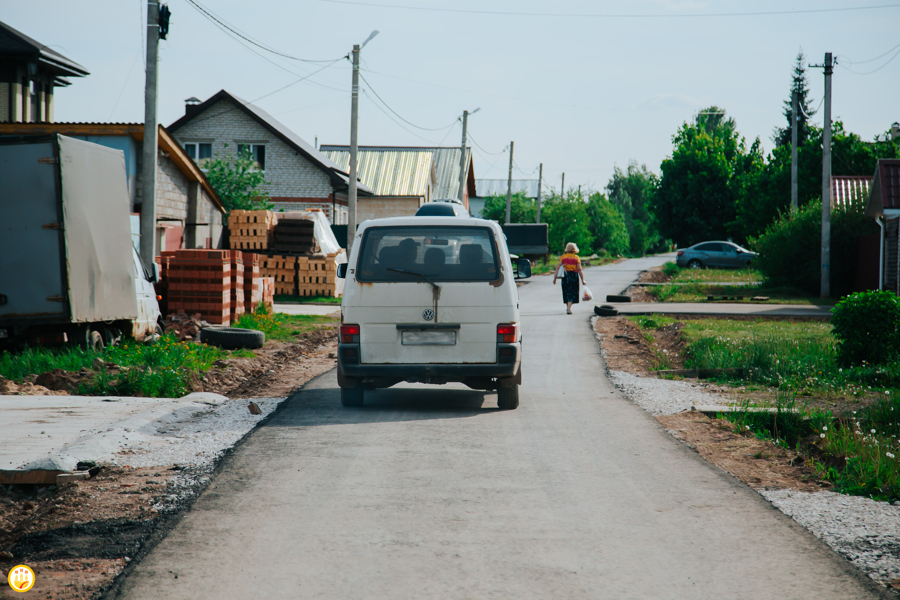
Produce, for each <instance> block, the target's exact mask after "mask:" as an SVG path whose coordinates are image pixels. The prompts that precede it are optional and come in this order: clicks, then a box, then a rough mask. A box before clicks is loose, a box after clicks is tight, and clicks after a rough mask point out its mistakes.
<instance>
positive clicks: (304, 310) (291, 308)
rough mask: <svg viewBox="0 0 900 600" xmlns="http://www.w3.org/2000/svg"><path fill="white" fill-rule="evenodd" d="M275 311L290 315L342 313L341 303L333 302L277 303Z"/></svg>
mask: <svg viewBox="0 0 900 600" xmlns="http://www.w3.org/2000/svg"><path fill="white" fill-rule="evenodd" d="M275 312H277V313H285V314H288V315H323V316H324V315H331V314H334V315H338V316H340V314H341V305H340V304H333V305H329V306H323V305H320V304H287V303H277V302H276V303H275Z"/></svg>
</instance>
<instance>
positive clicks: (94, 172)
mask: <svg viewBox="0 0 900 600" xmlns="http://www.w3.org/2000/svg"><path fill="white" fill-rule="evenodd" d="M127 185H128V184H127V179H126V174H125V158H124V155H123V153H122V151H121V150H114V149H111V148H106V147H104V146H100V145H98V144H93V143H90V142H85V141H82V140H77V139H74V138H70V137H66V136H62V135H50V136H26V137H21V138H9V139H2V140H0V346H20V345H23V344H52V343H62V342H68V343H70V344H76V345H80V346H84V347H93V348H99V347H102V346H104V345H106V344H109V343H112V342H113V341H115V340H116V339H118V338H119V337H121V336H123V335H124V336H129V337H133V338H135V339H138V340H144V339H146V338H148V337H149V336H153V335H154V334H155V333H157V332H159V331H161V324H162V318H161V315H160V312H159V304H158V303H157V298H156V292H155V290H154V288H153V282H154V281H155V279H156V277H155V269H154V270H150V269H148V268H147V267H145V266H144V265H142V264H141V260H140V258H139V256H138V254H137V252H136V251H135V249H134V246H133V245H132V242H131V228H130V224H129V213H130V210H129V206H130V202H129V196H128V188H127ZM151 268H152V265H151Z"/></svg>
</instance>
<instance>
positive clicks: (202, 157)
mask: <svg viewBox="0 0 900 600" xmlns="http://www.w3.org/2000/svg"><path fill="white" fill-rule="evenodd" d="M184 151H185V152H186V153H187V155H188V156H190V157H191V158H192V159H194V162H196V163H197V166H199V167H200V168H201V169H205V168H206V163H208V162H209V161H210V160H211V159H212V144H203V143H197V142H190V143H187V144H185V145H184Z"/></svg>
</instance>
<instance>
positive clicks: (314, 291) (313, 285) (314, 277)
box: [297, 253, 337, 298]
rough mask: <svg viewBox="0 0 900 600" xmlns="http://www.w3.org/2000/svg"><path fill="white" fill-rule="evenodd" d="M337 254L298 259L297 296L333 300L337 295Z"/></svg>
mask: <svg viewBox="0 0 900 600" xmlns="http://www.w3.org/2000/svg"><path fill="white" fill-rule="evenodd" d="M336 256H337V254H334V253H332V254H327V255H322V254H316V255H311V256H305V257H300V258H299V259H298V265H297V267H298V277H297V279H298V290H297V291H298V295H299V296H320V297H322V296H324V297H327V298H334V297H335V296H336V295H337V289H336V287H335V284H336V282H337V279H336V277H337V262H335V257H336Z"/></svg>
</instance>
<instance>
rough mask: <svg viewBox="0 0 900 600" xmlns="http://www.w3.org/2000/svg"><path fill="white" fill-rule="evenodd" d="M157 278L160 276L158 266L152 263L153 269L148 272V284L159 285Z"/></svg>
mask: <svg viewBox="0 0 900 600" xmlns="http://www.w3.org/2000/svg"><path fill="white" fill-rule="evenodd" d="M159 276H160V268H159V265H158V264H156V263H155V262H154V263H153V269H152V270H151V271H150V279H148V281H149V282H150V283H159Z"/></svg>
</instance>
